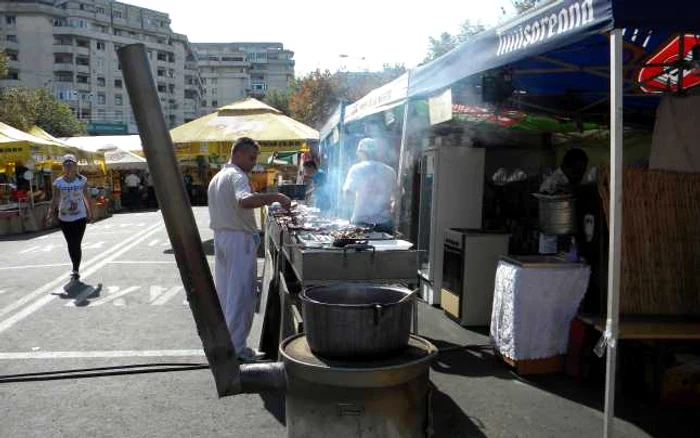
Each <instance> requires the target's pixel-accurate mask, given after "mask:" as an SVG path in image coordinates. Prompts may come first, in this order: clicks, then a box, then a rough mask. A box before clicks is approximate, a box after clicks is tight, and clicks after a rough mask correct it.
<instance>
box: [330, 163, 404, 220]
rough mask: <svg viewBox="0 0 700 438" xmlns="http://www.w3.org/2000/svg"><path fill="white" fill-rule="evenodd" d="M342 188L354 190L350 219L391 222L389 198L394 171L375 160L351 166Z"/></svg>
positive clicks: (394, 187) (394, 175)
mask: <svg viewBox="0 0 700 438" xmlns="http://www.w3.org/2000/svg"><path fill="white" fill-rule="evenodd" d="M343 191H345V192H352V193H355V210H354V211H353V214H352V222H356V223H357V222H365V223H368V224H381V223H385V222H389V221H391V219H392V217H391V200H392V198H393V197H394V193H395V192H396V172H395V171H394V169H392V168H391V167H389V166H387V165H386V164H384V163H380V162H379V161H371V160H370V161H363V162H361V163H357V164H355V165H353V166H352V167H351V168H350V170H349V171H348V176H347V178H346V179H345V184H344V185H343Z"/></svg>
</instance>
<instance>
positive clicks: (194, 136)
mask: <svg viewBox="0 0 700 438" xmlns="http://www.w3.org/2000/svg"><path fill="white" fill-rule="evenodd" d="M170 135H171V137H172V139H173V143H175V144H176V153H178V154H180V155H186V154H190V155H207V154H212V153H219V154H224V155H225V154H227V153H228V148H230V146H231V142H233V141H235V140H236V139H237V138H239V137H251V138H253V139H255V140H256V141H258V142H259V143H260V145H261V147H262V151H263V152H271V151H277V150H286V151H288V150H291V149H296V150H304V149H306V143H307V141H309V140H318V131H316V130H315V129H313V128H311V127H309V126H306V125H304V124H303V123H300V122H297V121H296V120H294V119H292V118H290V117H287V116H285V115H284V114H282V112H281V111H279V110H277V109H275V108H273V107H271V106H269V105H266V104H264V103H262V102H260V101H259V100H257V99H253V98H244V99H241V100H238V101H236V102H234V103H232V104H230V105H226V106H224V107H221V108H219V109H218V110H217V111H216V112H213V113H211V114H208V115H206V116H203V117H200V118H199V119H197V120H193V121H191V122H189V123H185V124H184V125H181V126H178V127H177V128H174V129H172V130H171V131H170Z"/></svg>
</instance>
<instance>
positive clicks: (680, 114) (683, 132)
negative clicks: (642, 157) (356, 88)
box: [649, 96, 700, 172]
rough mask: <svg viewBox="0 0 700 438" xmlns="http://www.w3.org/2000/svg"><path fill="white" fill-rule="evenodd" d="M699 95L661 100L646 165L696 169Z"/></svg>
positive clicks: (698, 162)
mask: <svg viewBox="0 0 700 438" xmlns="http://www.w3.org/2000/svg"><path fill="white" fill-rule="evenodd" d="M698 138H700V96H691V97H672V96H665V97H663V98H662V99H661V103H660V104H659V107H658V109H657V110H656V124H655V125H654V135H653V137H652V142H651V153H650V154H649V168H650V169H661V170H672V171H676V172H700V142H698Z"/></svg>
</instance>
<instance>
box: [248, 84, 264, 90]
mask: <svg viewBox="0 0 700 438" xmlns="http://www.w3.org/2000/svg"><path fill="white" fill-rule="evenodd" d="M250 85H251V88H252V89H253V90H255V91H265V90H267V84H266V83H265V82H253V83H252V84H250Z"/></svg>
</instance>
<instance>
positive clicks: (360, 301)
mask: <svg viewBox="0 0 700 438" xmlns="http://www.w3.org/2000/svg"><path fill="white" fill-rule="evenodd" d="M409 294H411V291H409V290H408V289H404V288H400V287H392V286H381V285H376V284H354V283H343V284H336V285H332V286H316V287H309V288H306V289H304V291H302V293H301V295H300V296H301V302H302V313H303V317H304V331H305V332H306V337H307V340H308V343H309V347H310V348H311V351H313V352H314V353H315V354H317V355H319V356H324V357H334V358H347V359H354V358H357V359H360V358H367V357H377V356H389V355H392V354H396V353H398V352H400V351H402V350H403V349H405V348H406V346H407V345H408V337H409V331H410V328H411V312H412V310H413V297H409V298H408V299H406V300H404V301H401V300H402V299H403V298H406V297H407V295H409Z"/></svg>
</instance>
